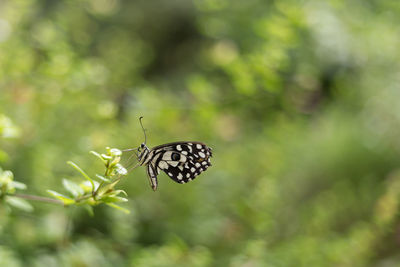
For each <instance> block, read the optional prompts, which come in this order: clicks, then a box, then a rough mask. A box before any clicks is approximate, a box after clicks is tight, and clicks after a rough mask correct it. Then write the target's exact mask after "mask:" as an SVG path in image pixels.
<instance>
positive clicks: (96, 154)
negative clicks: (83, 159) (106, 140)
mask: <svg viewBox="0 0 400 267" xmlns="http://www.w3.org/2000/svg"><path fill="white" fill-rule="evenodd" d="M90 154H93V155H95V156H96V157H98V158H99V159H101V161H102V162H103V163H106V161H105V160H104V159H103V157H102V156H101V155H100V154H99V153H97V152H96V151H90Z"/></svg>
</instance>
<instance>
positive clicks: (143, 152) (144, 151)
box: [137, 143, 150, 162]
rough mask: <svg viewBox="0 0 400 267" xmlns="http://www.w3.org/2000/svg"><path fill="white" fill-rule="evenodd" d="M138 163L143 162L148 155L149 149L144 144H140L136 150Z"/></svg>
mask: <svg viewBox="0 0 400 267" xmlns="http://www.w3.org/2000/svg"><path fill="white" fill-rule="evenodd" d="M137 152H138V153H137V154H138V159H139V162H143V161H144V160H145V159H146V156H147V155H148V154H149V152H150V149H149V148H148V147H147V146H146V144H145V143H142V144H141V145H140V146H139V147H138V149H137Z"/></svg>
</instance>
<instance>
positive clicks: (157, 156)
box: [125, 117, 212, 191]
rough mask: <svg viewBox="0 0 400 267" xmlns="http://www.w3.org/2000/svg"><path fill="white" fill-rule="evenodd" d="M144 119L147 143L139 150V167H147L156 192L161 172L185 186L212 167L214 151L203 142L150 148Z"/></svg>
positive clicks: (177, 143) (175, 143)
mask: <svg viewBox="0 0 400 267" xmlns="http://www.w3.org/2000/svg"><path fill="white" fill-rule="evenodd" d="M142 118H143V117H140V118H139V121H140V125H141V127H142V130H143V133H144V138H145V141H144V143H142V144H141V145H140V146H139V147H138V148H137V153H136V156H137V158H138V164H137V165H140V166H143V165H145V166H146V170H147V176H148V178H149V182H150V186H151V188H152V189H153V190H154V191H156V190H157V186H158V180H157V176H158V175H159V174H160V171H164V172H165V173H166V174H167V175H168V176H169V177H170V178H171V179H172V180H174V181H175V182H177V183H180V184H185V183H187V182H190V181H192V180H193V179H195V178H196V176H198V175H199V174H201V173H202V172H203V171H205V170H207V169H208V167H210V166H211V162H210V159H211V157H212V149H211V148H210V147H208V146H207V145H205V144H204V143H201V142H192V141H187V142H185V141H182V142H174V143H168V144H164V145H159V146H156V147H153V148H151V149H150V148H148V147H147V145H146V141H147V137H146V131H145V129H144V127H143V124H142ZM135 150H136V149H135ZM125 151H127V150H125ZM128 151H129V150H128Z"/></svg>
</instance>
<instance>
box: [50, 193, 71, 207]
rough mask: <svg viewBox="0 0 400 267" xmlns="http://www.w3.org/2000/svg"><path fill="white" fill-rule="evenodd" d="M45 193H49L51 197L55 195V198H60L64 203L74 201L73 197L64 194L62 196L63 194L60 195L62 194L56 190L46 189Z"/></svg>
mask: <svg viewBox="0 0 400 267" xmlns="http://www.w3.org/2000/svg"><path fill="white" fill-rule="evenodd" d="M47 193H49V194H50V195H52V196H53V197H55V198H57V199H59V200H61V201H62V202H64V205H71V204H74V203H75V200H73V199H71V198H69V197H66V196H64V195H62V194H60V193H58V192H56V191H53V190H47Z"/></svg>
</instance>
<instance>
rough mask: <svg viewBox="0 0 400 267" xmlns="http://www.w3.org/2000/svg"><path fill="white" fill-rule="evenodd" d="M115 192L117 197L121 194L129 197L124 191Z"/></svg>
mask: <svg viewBox="0 0 400 267" xmlns="http://www.w3.org/2000/svg"><path fill="white" fill-rule="evenodd" d="M114 192H115V195H116V196H117V195H119V194H121V193H122V194H123V195H125V196H126V197H127V196H128V194H127V193H126V192H125V191H124V190H121V189H119V190H115V191H114Z"/></svg>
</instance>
